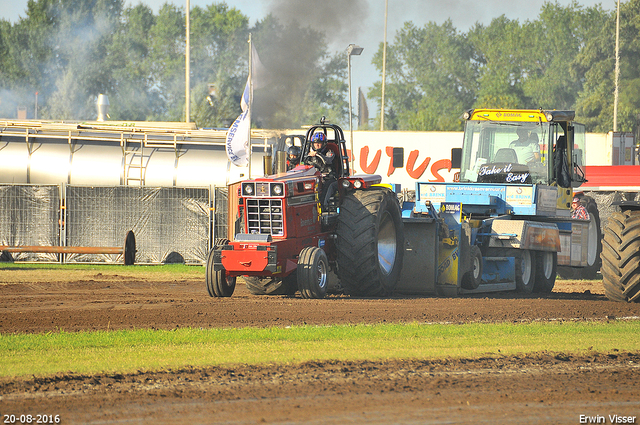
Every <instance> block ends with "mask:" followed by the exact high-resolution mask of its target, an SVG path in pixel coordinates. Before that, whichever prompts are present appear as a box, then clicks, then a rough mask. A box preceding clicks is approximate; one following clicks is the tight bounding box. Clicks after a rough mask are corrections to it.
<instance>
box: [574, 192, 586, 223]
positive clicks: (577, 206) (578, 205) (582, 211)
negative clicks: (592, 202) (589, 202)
mask: <svg viewBox="0 0 640 425" xmlns="http://www.w3.org/2000/svg"><path fill="white" fill-rule="evenodd" d="M571 218H575V219H578V220H589V219H590V217H589V212H588V211H587V209H586V208H585V207H584V205H582V202H580V199H579V198H577V197H575V198H573V202H572V203H571Z"/></svg>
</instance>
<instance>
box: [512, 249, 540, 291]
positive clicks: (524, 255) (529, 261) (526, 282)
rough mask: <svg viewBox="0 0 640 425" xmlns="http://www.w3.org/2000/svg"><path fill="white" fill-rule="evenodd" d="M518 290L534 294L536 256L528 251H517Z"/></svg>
mask: <svg viewBox="0 0 640 425" xmlns="http://www.w3.org/2000/svg"><path fill="white" fill-rule="evenodd" d="M515 252H516V254H515V259H516V290H517V291H518V292H523V293H525V294H530V293H531V292H533V287H534V286H535V271H536V256H535V253H533V252H531V251H529V250H528V249H517V250H515Z"/></svg>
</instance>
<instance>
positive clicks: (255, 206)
mask: <svg viewBox="0 0 640 425" xmlns="http://www.w3.org/2000/svg"><path fill="white" fill-rule="evenodd" d="M282 201H283V199H255V198H249V199H247V200H246V202H247V207H246V208H247V222H248V228H247V233H259V234H267V235H273V236H283V235H284V224H283V216H282Z"/></svg>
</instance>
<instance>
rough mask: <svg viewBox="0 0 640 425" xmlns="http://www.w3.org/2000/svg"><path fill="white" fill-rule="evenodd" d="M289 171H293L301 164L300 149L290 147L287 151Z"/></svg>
mask: <svg viewBox="0 0 640 425" xmlns="http://www.w3.org/2000/svg"><path fill="white" fill-rule="evenodd" d="M287 157H288V158H287V171H289V170H293V169H294V168H296V166H297V165H298V164H299V163H300V147H299V146H295V145H293V146H289V148H288V149H287Z"/></svg>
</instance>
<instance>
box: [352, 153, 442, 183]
mask: <svg viewBox="0 0 640 425" xmlns="http://www.w3.org/2000/svg"><path fill="white" fill-rule="evenodd" d="M349 153H350V152H349ZM385 153H386V155H387V156H388V157H389V166H388V168H387V177H389V176H391V175H392V174H393V173H394V172H395V170H396V167H394V166H393V146H386V147H385ZM419 154H420V151H419V150H417V149H416V150H413V151H411V152H410V153H409V157H408V158H407V162H406V169H407V174H408V175H409V176H410V177H411V178H412V179H414V180H419V179H420V178H421V177H422V175H423V174H424V172H425V171H426V170H427V167H429V164H430V163H431V157H429V156H428V157H426V158H425V159H424V160H423V161H422V162H421V163H420V164H419V165H417V166H416V163H417V162H418V155H419ZM381 158H382V149H377V150H376V153H375V155H374V156H373V159H372V160H371V162H370V163H368V161H369V146H363V147H362V148H360V169H361V170H362V171H363V172H364V173H366V174H375V173H376V171H377V170H378V167H379V166H380V160H381ZM451 168H452V167H451V160H449V159H439V160H437V161H435V162H434V163H433V164H432V165H431V168H430V171H431V174H432V175H433V177H434V179H429V181H430V182H444V181H445V180H444V177H442V175H440V172H441V171H442V170H447V171H451Z"/></svg>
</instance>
